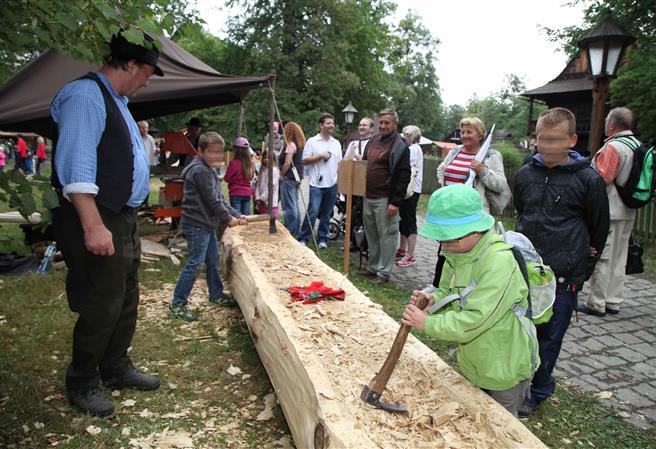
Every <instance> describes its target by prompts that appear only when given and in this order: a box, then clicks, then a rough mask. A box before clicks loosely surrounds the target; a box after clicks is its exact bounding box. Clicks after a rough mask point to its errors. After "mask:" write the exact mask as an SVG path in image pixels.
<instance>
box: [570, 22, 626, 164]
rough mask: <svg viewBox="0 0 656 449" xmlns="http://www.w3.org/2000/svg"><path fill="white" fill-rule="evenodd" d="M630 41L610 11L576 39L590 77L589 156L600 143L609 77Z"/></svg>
mask: <svg viewBox="0 0 656 449" xmlns="http://www.w3.org/2000/svg"><path fill="white" fill-rule="evenodd" d="M634 41H635V38H634V37H633V36H631V35H630V34H629V33H627V32H626V30H625V29H624V28H623V27H622V25H620V24H619V23H617V22H616V21H615V19H613V17H612V16H611V15H610V13H606V14H605V15H604V16H602V18H601V20H599V22H598V23H597V24H596V25H595V26H594V27H592V29H590V30H589V31H588V32H586V33H585V34H584V35H583V36H582V37H581V39H580V40H579V41H578V46H579V47H581V48H583V49H585V50H586V51H587V53H588V61H589V65H590V72H591V74H592V78H593V81H592V116H591V118H590V140H589V141H588V151H590V154H591V155H594V154H595V153H596V151H597V150H598V149H599V147H600V145H601V136H602V132H603V129H604V113H605V109H606V100H607V99H608V86H609V83H610V78H612V77H614V76H615V74H616V73H617V68H618V67H619V63H620V61H621V60H622V57H623V55H624V50H625V49H626V48H627V47H628V46H629V45H631V44H632V43H633V42H634Z"/></svg>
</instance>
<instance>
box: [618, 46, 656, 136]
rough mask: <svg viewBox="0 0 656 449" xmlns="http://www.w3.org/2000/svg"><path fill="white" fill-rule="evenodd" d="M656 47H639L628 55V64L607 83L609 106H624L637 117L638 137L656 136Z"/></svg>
mask: <svg viewBox="0 0 656 449" xmlns="http://www.w3.org/2000/svg"><path fill="white" fill-rule="evenodd" d="M654 67H656V48H654V47H650V48H639V49H634V50H633V51H631V52H630V53H629V56H628V63H627V64H626V65H625V66H623V67H621V68H620V70H619V74H618V77H617V78H616V79H615V80H613V82H612V83H611V91H610V92H611V102H612V104H613V106H627V107H629V108H630V109H631V110H633V111H634V112H635V113H636V114H637V116H638V119H639V120H638V129H639V131H640V134H641V137H642V138H643V139H644V138H648V137H651V138H654V137H656V90H654V85H655V83H656V74H655V73H654Z"/></svg>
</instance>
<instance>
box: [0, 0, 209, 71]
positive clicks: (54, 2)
mask: <svg viewBox="0 0 656 449" xmlns="http://www.w3.org/2000/svg"><path fill="white" fill-rule="evenodd" d="M2 6H3V11H2V14H1V15H0V42H1V43H2V46H1V50H0V82H4V81H5V80H6V79H7V78H8V76H9V75H11V74H12V73H13V72H14V71H16V70H17V69H18V68H20V66H21V65H22V64H24V63H25V62H26V61H29V60H30V59H32V58H33V57H34V56H35V55H36V54H37V53H38V52H40V51H43V50H45V49H47V48H54V49H55V50H57V51H59V52H62V53H65V54H68V55H71V56H73V57H74V58H77V59H84V60H87V61H89V62H100V58H101V57H102V56H103V55H104V54H105V53H107V47H106V43H107V42H108V41H109V39H110V37H111V36H112V34H114V33H116V32H118V31H119V30H120V29H121V27H124V28H125V33H124V35H125V37H126V39H128V40H129V41H131V42H134V43H137V44H141V43H143V33H142V32H143V31H146V32H150V33H155V34H162V33H163V32H164V31H166V32H169V33H173V32H175V30H176V29H178V28H179V27H180V26H181V25H183V24H185V23H188V22H194V21H196V19H194V11H193V10H192V9H191V8H190V7H189V5H188V3H187V0H151V1H149V2H143V1H140V0H111V1H102V0H80V1H69V0H32V1H25V0H5V1H4V2H3V5H2Z"/></svg>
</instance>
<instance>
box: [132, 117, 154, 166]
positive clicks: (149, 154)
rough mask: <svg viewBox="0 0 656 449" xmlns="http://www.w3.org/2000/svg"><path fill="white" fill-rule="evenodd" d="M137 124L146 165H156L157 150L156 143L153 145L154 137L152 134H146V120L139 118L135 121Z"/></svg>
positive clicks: (147, 126)
mask: <svg viewBox="0 0 656 449" xmlns="http://www.w3.org/2000/svg"><path fill="white" fill-rule="evenodd" d="M137 124H138V125H139V134H141V140H142V141H143V144H144V149H145V150H146V158H148V165H150V166H153V165H157V157H156V155H155V153H156V152H157V145H155V139H153V136H151V135H150V134H148V128H149V125H148V122H147V121H145V120H141V121H140V122H138V123H137Z"/></svg>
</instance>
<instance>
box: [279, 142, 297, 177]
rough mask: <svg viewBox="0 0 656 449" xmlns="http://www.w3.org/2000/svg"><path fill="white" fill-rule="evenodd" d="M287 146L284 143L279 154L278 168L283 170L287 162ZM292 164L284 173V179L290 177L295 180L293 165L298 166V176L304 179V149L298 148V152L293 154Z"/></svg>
mask: <svg viewBox="0 0 656 449" xmlns="http://www.w3.org/2000/svg"><path fill="white" fill-rule="evenodd" d="M286 148H287V145H283V147H282V149H281V150H280V154H279V155H278V168H279V169H280V170H282V166H283V165H284V164H285V158H286V156H287V155H286V154H285V149H286ZM292 164H293V165H291V166H290V167H289V170H287V173H285V174H284V175H283V179H290V180H292V181H293V180H294V172H293V171H292V166H293V167H296V170H297V171H298V177H299V178H300V179H303V149H302V148H296V153H294V155H293V156H292Z"/></svg>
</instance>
